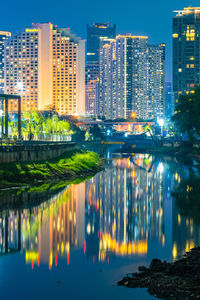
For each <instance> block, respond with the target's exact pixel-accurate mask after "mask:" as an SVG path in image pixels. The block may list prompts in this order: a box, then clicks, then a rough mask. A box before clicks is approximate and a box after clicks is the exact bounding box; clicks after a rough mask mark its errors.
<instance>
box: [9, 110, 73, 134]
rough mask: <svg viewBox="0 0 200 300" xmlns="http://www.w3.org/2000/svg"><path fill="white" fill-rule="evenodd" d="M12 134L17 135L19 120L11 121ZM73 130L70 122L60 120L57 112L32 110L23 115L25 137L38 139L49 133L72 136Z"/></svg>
mask: <svg viewBox="0 0 200 300" xmlns="http://www.w3.org/2000/svg"><path fill="white" fill-rule="evenodd" d="M9 127H10V128H11V135H12V136H15V135H17V122H15V121H13V120H12V121H10V122H9ZM73 133H74V132H73V130H72V128H71V126H70V123H69V122H68V121H65V120H60V119H59V117H58V116H57V115H56V114H53V115H52V116H50V117H49V116H45V114H44V113H42V112H36V111H30V112H25V113H23V117H22V135H23V136H24V137H25V138H30V137H31V136H32V137H33V136H34V138H35V139H38V138H39V137H41V136H44V135H46V136H48V135H67V136H71V135H72V134H73Z"/></svg>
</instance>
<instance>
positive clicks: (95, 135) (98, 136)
mask: <svg viewBox="0 0 200 300" xmlns="http://www.w3.org/2000/svg"><path fill="white" fill-rule="evenodd" d="M89 133H90V135H92V139H93V140H102V139H103V134H102V132H101V129H100V128H99V126H98V125H97V124H95V125H94V126H92V127H90V131H89Z"/></svg>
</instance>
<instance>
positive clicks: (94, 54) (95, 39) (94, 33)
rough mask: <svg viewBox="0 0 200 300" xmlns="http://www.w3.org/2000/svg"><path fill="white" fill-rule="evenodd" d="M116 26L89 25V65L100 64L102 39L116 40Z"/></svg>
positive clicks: (105, 24)
mask: <svg viewBox="0 0 200 300" xmlns="http://www.w3.org/2000/svg"><path fill="white" fill-rule="evenodd" d="M115 36H116V25H114V26H111V25H110V23H94V24H93V26H89V25H87V63H97V64H98V63H99V49H100V37H107V38H111V39H112V38H115Z"/></svg>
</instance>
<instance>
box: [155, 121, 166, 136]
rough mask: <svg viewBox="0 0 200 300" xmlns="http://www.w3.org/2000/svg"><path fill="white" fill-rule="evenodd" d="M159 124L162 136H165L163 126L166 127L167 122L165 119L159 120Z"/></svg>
mask: <svg viewBox="0 0 200 300" xmlns="http://www.w3.org/2000/svg"><path fill="white" fill-rule="evenodd" d="M157 123H158V125H159V126H160V128H161V136H163V126H164V123H165V120H164V119H163V118H158V120H157Z"/></svg>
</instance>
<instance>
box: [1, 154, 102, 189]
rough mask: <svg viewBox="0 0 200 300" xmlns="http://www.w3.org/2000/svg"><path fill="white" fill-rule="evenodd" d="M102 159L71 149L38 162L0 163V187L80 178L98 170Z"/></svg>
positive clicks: (95, 155)
mask: <svg viewBox="0 0 200 300" xmlns="http://www.w3.org/2000/svg"><path fill="white" fill-rule="evenodd" d="M102 166H103V161H102V160H101V159H100V158H99V155H98V154H97V153H94V152H83V151H72V152H68V153H67V154H65V156H62V157H59V158H56V159H52V160H49V161H40V162H20V163H2V164H0V189H2V188H7V187H16V186H23V185H36V184H38V183H40V184H43V183H48V182H54V183H55V182H56V181H64V180H70V181H73V180H75V179H82V178H83V177H88V176H90V175H93V174H95V173H96V172H98V171H99V170H100V169H101V168H102Z"/></svg>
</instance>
